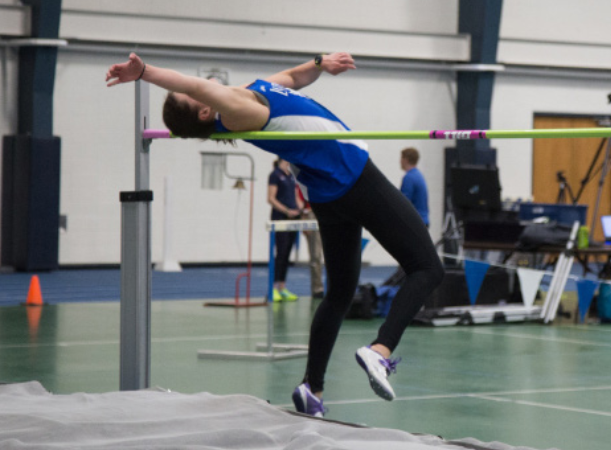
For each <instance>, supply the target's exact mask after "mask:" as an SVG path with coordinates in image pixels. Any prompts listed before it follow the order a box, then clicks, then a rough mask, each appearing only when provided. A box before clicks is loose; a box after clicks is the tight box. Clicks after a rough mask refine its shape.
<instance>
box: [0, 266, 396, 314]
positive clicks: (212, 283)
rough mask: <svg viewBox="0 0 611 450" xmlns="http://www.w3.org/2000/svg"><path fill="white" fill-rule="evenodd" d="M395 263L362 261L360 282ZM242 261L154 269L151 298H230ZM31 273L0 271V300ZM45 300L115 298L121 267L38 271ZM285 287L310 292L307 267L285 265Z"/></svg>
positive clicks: (259, 271)
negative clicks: (173, 269)
mask: <svg viewBox="0 0 611 450" xmlns="http://www.w3.org/2000/svg"><path fill="white" fill-rule="evenodd" d="M394 270H395V267H387V266H376V267H364V268H363V270H362V272H361V282H363V283H374V284H379V283H382V282H383V281H384V280H385V279H386V278H387V277H388V276H390V275H391V274H392V273H393V271H394ZM244 272H246V268H245V267H205V268H187V269H184V270H183V271H182V272H155V271H154V272H153V282H152V284H153V289H152V298H153V300H185V299H233V298H234V297H235V289H236V279H237V277H238V275H239V274H241V273H244ZM32 275H35V274H34V273H3V274H0V306H14V305H18V304H20V303H24V302H25V301H26V299H27V295H28V289H29V286H30V280H31V277H32ZM36 275H38V278H39V279H40V287H41V291H42V297H43V300H44V302H45V303H51V304H52V303H68V302H98V301H119V298H120V295H121V272H120V270H119V269H79V270H59V271H56V272H48V273H39V274H36ZM267 277H268V271H267V267H253V269H252V274H251V294H250V295H251V297H253V298H262V297H264V296H266V295H267V283H268V281H267ZM287 287H288V288H289V289H290V290H291V291H293V292H295V293H296V294H298V295H301V296H309V295H310V271H309V268H307V267H303V266H295V267H291V268H290V269H289V273H288V279H287ZM240 289H241V298H242V299H243V298H244V297H245V289H246V279H242V280H241V282H240Z"/></svg>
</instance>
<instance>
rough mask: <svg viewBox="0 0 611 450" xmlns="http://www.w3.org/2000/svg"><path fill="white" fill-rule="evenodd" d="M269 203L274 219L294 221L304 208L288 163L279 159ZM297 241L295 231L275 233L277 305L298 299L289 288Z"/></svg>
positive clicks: (269, 188)
mask: <svg viewBox="0 0 611 450" xmlns="http://www.w3.org/2000/svg"><path fill="white" fill-rule="evenodd" d="M267 201H268V203H269V204H270V205H271V206H272V213H271V220H292V219H297V218H299V216H300V215H301V211H302V210H303V205H301V199H299V198H297V185H296V184H295V177H294V176H293V174H292V173H291V169H290V165H289V162H288V161H285V160H283V159H280V158H278V159H277V160H276V161H274V170H273V171H272V173H271V174H270V175H269V179H268V182H267ZM296 239H297V232H296V231H289V232H283V233H276V242H275V244H276V245H275V247H276V256H275V261H274V290H273V292H272V300H273V301H275V302H281V301H289V302H290V301H295V300H297V299H298V296H297V295H295V294H293V293H292V292H291V291H289V290H288V289H287V288H286V274H287V272H288V269H289V259H290V256H291V250H292V249H293V246H294V245H295V241H296Z"/></svg>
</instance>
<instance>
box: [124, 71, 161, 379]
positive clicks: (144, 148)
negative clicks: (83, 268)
mask: <svg viewBox="0 0 611 450" xmlns="http://www.w3.org/2000/svg"><path fill="white" fill-rule="evenodd" d="M135 85H136V133H135V134H136V142H135V149H136V151H135V156H136V174H135V179H136V186H135V187H136V190H135V191H133V192H121V194H120V199H121V366H120V367H121V368H120V370H121V375H120V378H121V379H120V388H121V390H122V391H125V390H137V389H146V388H148V387H149V386H150V368H151V288H152V283H151V281H152V267H151V264H152V263H151V201H152V200H153V192H152V191H150V190H149V150H150V145H151V140H150V139H146V140H145V139H143V138H142V132H143V131H144V130H145V129H146V128H148V124H149V85H148V84H147V83H145V82H143V81H137V82H136V83H135Z"/></svg>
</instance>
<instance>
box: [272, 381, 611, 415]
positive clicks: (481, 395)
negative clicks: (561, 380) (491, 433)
mask: <svg viewBox="0 0 611 450" xmlns="http://www.w3.org/2000/svg"><path fill="white" fill-rule="evenodd" d="M609 390H611V386H583V387H569V388H547V389H524V390H516V391H492V392H456V393H449V394H435V395H413V396H408V397H397V398H395V399H394V400H393V402H402V401H419V400H444V399H453V398H469V397H478V398H484V399H488V400H492V399H494V400H496V401H499V402H502V401H513V402H516V403H517V402H521V401H522V400H510V399H503V398H497V397H495V396H498V395H527V394H550V393H551V394H554V393H570V392H586V391H609ZM378 402H385V400H382V399H379V398H371V399H354V400H327V399H325V405H353V404H364V403H378ZM278 406H280V407H290V406H292V405H291V404H286V405H278ZM609 414H610V415H611V413H609Z"/></svg>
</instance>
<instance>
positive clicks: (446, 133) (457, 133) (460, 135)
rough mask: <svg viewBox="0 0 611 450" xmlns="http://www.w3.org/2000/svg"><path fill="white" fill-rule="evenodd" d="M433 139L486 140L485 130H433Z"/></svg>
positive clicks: (430, 135)
mask: <svg viewBox="0 0 611 450" xmlns="http://www.w3.org/2000/svg"><path fill="white" fill-rule="evenodd" d="M429 137H430V138H431V139H486V131H485V130H433V131H431V132H430V133H429Z"/></svg>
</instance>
